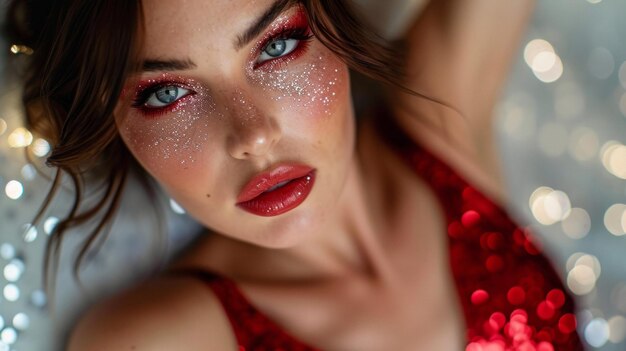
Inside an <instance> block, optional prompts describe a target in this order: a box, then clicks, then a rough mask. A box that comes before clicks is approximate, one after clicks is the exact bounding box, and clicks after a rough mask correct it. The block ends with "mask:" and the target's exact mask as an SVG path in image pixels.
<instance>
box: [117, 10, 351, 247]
mask: <svg viewBox="0 0 626 351" xmlns="http://www.w3.org/2000/svg"><path fill="white" fill-rule="evenodd" d="M283 3H287V1H280V0H279V1H275V0H254V1H250V0H229V1H226V0H222V1H206V0H184V1H162V0H144V1H143V7H144V16H145V18H144V19H145V32H144V33H143V35H144V37H143V46H142V52H141V57H142V60H143V65H142V70H141V71H140V72H138V73H137V75H136V76H134V77H132V78H131V79H129V80H128V84H127V86H126V88H125V90H124V93H123V96H122V98H121V100H120V104H119V107H118V110H117V111H118V113H116V122H117V125H118V128H119V131H120V134H121V136H122V138H123V139H124V141H125V143H126V144H127V146H128V148H129V149H130V151H131V152H132V153H133V154H134V156H135V157H136V159H137V160H138V161H139V162H140V163H141V164H142V165H143V167H144V168H145V169H146V170H147V171H148V172H149V173H150V174H151V175H152V176H153V177H154V178H155V179H156V180H157V181H158V182H159V183H160V184H161V185H162V186H163V187H164V188H165V189H166V190H167V192H168V193H169V194H170V195H171V196H172V198H174V199H175V200H176V202H178V203H179V204H180V205H181V206H183V207H184V208H185V209H186V210H187V212H188V213H189V214H190V215H192V216H193V217H194V218H196V219H197V220H198V221H200V222H201V223H202V224H204V225H205V226H207V227H209V228H211V229H213V230H215V231H217V232H220V233H222V234H225V235H228V236H230V237H233V238H237V239H240V240H243V241H247V242H251V243H255V244H257V245H261V246H265V247H289V246H292V245H294V244H296V243H298V242H299V241H301V240H302V238H306V237H308V236H311V235H315V234H316V228H319V224H320V223H323V219H325V218H328V217H329V216H330V215H331V214H332V213H333V204H336V203H337V199H338V197H339V196H340V194H341V192H342V189H343V187H344V182H345V180H346V175H347V173H348V168H349V167H350V165H351V162H350V160H351V158H352V153H353V144H354V119H353V112H352V105H351V98H350V90H349V77H348V70H347V67H346V65H345V64H344V63H343V62H342V61H340V60H339V59H338V58H337V57H335V55H334V54H333V53H332V52H331V51H330V50H328V49H327V48H326V47H325V46H323V45H322V44H321V43H320V42H319V41H317V40H316V39H315V38H314V37H312V36H311V32H310V30H309V27H308V24H307V20H306V14H305V12H304V9H303V8H302V7H301V6H300V5H292V6H285V5H284V4H283ZM268 21H269V22H268ZM285 182H287V183H285Z"/></svg>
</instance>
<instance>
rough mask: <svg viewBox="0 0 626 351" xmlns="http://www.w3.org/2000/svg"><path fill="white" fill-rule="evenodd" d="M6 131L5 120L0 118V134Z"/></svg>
mask: <svg viewBox="0 0 626 351" xmlns="http://www.w3.org/2000/svg"><path fill="white" fill-rule="evenodd" d="M6 131H7V122H6V121H5V120H4V119H2V118H0V135H2V134H4V132H6Z"/></svg>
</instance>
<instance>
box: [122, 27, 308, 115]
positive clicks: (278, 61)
mask: <svg viewBox="0 0 626 351" xmlns="http://www.w3.org/2000/svg"><path fill="white" fill-rule="evenodd" d="M312 38H313V34H311V32H310V29H309V27H308V25H306V26H294V27H284V28H283V29H281V30H280V31H279V32H277V33H276V34H272V35H270V36H269V37H268V38H267V39H266V40H264V41H263V42H262V44H261V45H259V46H258V47H259V49H258V50H257V52H256V57H258V56H260V55H261V53H262V52H263V51H264V50H265V49H266V48H267V46H268V45H269V44H270V43H271V42H272V41H275V40H289V39H295V40H298V43H297V46H296V48H295V49H293V51H292V52H290V53H288V54H287V55H285V56H279V57H276V58H273V59H270V60H266V61H263V62H260V63H256V62H255V63H254V64H253V69H255V70H256V69H259V68H261V67H264V66H266V65H271V67H272V68H280V67H281V65H283V64H286V63H287V62H290V61H292V60H295V59H296V58H298V57H300V56H302V55H303V54H304V53H305V52H306V51H307V49H308V47H309V44H310V42H311V39H312ZM167 86H176V87H179V88H184V89H189V90H190V93H189V94H187V95H185V96H183V97H181V98H179V99H178V100H176V101H174V102H173V103H171V104H169V105H165V106H162V107H148V106H146V103H147V101H148V99H149V98H150V96H151V95H152V94H155V93H156V92H157V91H159V90H160V89H162V88H164V87H167ZM195 94H196V93H195V92H194V91H193V90H192V89H190V88H189V87H188V86H186V85H184V84H181V83H179V82H174V81H162V82H158V83H154V84H152V85H151V86H148V87H146V88H143V89H140V90H139V91H138V92H137V94H136V97H135V98H134V99H133V102H132V105H131V106H132V107H133V108H136V109H138V110H139V111H141V112H142V113H143V114H144V115H146V116H150V117H156V116H160V115H163V114H165V113H168V112H171V111H173V110H174V109H175V108H176V107H177V106H178V105H179V103H181V102H182V101H183V100H186V99H187V98H188V97H191V96H193V95H195Z"/></svg>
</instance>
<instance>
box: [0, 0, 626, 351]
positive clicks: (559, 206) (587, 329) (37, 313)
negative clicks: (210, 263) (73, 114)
mask: <svg viewBox="0 0 626 351" xmlns="http://www.w3.org/2000/svg"><path fill="white" fill-rule="evenodd" d="M494 1H495V0H494ZM360 2H361V3H363V4H364V6H365V8H366V11H367V13H368V15H369V16H370V17H371V19H372V20H373V22H374V23H376V24H377V26H379V27H380V28H381V31H382V32H384V33H385V34H386V35H389V36H393V35H394V33H398V32H399V31H401V30H402V28H403V26H404V24H405V23H407V21H409V20H410V19H411V17H413V16H414V15H415V14H416V13H417V12H418V10H419V8H420V7H421V6H422V5H423V4H422V1H419V0H393V1H389V2H388V1H385V2H384V5H383V2H380V1H373V0H360ZM0 4H3V3H0ZM0 6H3V5H0ZM3 11H4V8H3V7H0V14H1V13H2V12H3ZM624 14H626V2H623V1H617V0H550V1H546V0H544V1H539V2H538V6H537V10H536V13H535V15H534V17H533V19H532V23H531V25H530V27H529V30H528V32H527V34H526V38H525V39H524V40H523V42H522V43H521V46H520V51H519V55H518V59H517V63H516V64H515V66H514V69H513V70H512V72H511V77H510V80H509V83H508V86H507V89H506V91H505V92H504V93H503V95H502V99H501V102H500V103H499V105H498V107H497V109H496V111H495V113H496V114H497V116H498V118H497V119H496V121H497V123H496V125H495V128H494V133H496V135H497V137H498V140H499V143H500V146H501V157H502V159H503V165H504V168H505V175H506V179H507V184H508V188H509V192H510V194H511V198H512V199H513V203H511V204H510V211H511V213H512V214H513V215H514V217H517V218H518V222H520V223H522V224H524V223H526V224H528V226H529V227H531V228H532V230H533V231H534V232H535V233H538V235H539V237H540V240H541V241H542V243H543V246H544V248H545V249H546V250H547V252H548V253H549V254H550V257H551V258H552V260H553V262H554V263H555V266H556V268H557V270H558V272H559V273H560V274H561V276H562V278H563V280H564V281H565V282H566V285H567V287H568V288H569V290H570V291H571V292H572V293H573V294H574V295H575V296H576V297H577V298H578V301H579V307H580V310H579V311H578V317H579V325H578V329H579V332H580V335H581V336H582V338H583V340H584V342H585V344H586V345H587V348H588V349H589V350H603V351H623V350H626V146H625V145H624V144H625V143H626V40H624V38H626V21H624ZM11 44H12V43H7V42H5V41H2V39H0V50H11V49H13V50H14V51H19V48H12V47H11ZM5 59H6V57H5V55H0V72H1V73H0V81H1V82H2V83H3V85H2V89H1V90H0V351H5V350H6V351H39V350H53V351H54V350H61V349H62V346H61V345H62V342H63V340H64V338H65V336H66V333H67V329H68V327H69V325H71V323H72V322H73V320H74V318H75V317H76V315H77V314H78V313H79V312H80V311H81V310H82V309H83V308H84V306H86V305H88V304H90V303H91V302H92V301H93V300H95V299H98V298H99V297H101V296H102V295H106V294H110V293H112V292H114V291H116V290H117V289H120V288H121V287H123V286H124V285H125V284H126V283H128V282H129V281H130V280H132V279H134V278H136V277H138V276H142V275H144V274H145V273H146V272H147V271H149V270H150V269H151V268H152V267H154V266H155V264H156V263H155V262H156V261H155V259H154V257H153V253H154V251H153V246H151V243H153V242H154V233H155V232H156V231H157V229H158V228H157V225H156V224H155V223H156V221H155V214H154V213H153V212H152V211H146V210H144V209H146V208H149V207H148V206H146V202H147V201H148V199H147V198H146V197H145V196H144V195H143V194H142V192H141V190H140V187H139V186H138V184H137V183H136V182H134V181H132V180H131V183H130V185H129V186H128V191H127V194H126V196H125V199H124V202H123V207H122V210H121V211H120V215H119V216H118V218H117V220H116V222H115V224H114V226H113V228H112V231H111V235H110V236H109V238H108V240H107V241H106V242H105V243H104V245H103V247H102V249H101V250H100V251H99V252H98V253H97V254H94V255H91V256H89V257H88V263H87V265H86V266H85V269H83V270H82V271H81V278H82V281H83V284H84V285H85V286H86V291H84V292H81V290H80V289H79V287H78V286H77V285H76V284H75V282H74V281H73V280H72V277H71V262H72V261H73V259H74V257H75V254H76V250H75V248H76V246H77V244H79V243H80V241H81V239H82V238H83V236H82V235H81V234H83V233H79V232H72V233H70V234H69V236H68V242H67V243H66V244H65V245H64V246H63V247H62V253H61V256H62V260H61V263H60V271H59V278H58V279H59V280H58V283H57V287H58V289H57V292H56V295H55V296H54V297H50V296H46V294H45V293H44V291H43V287H42V283H41V277H42V269H41V267H42V258H43V257H42V256H43V250H44V247H45V242H46V236H47V235H48V234H49V233H50V232H51V230H52V229H53V228H54V226H55V224H56V223H57V222H58V218H59V217H62V216H63V214H64V213H65V211H67V209H68V206H69V203H70V201H71V199H72V193H71V187H70V186H65V187H64V189H63V190H62V192H61V193H60V195H59V196H58V197H57V199H56V200H55V201H54V203H53V206H52V207H51V208H50V210H49V211H48V212H47V213H46V215H45V217H44V219H43V221H42V223H41V225H38V226H36V227H32V226H30V225H29V221H31V220H32V218H33V216H34V214H35V212H36V210H37V209H38V207H39V205H40V203H41V201H42V200H43V198H44V196H45V194H46V193H47V191H48V189H49V186H50V184H49V180H48V179H47V178H46V174H47V175H50V174H52V170H50V169H45V167H44V166H43V160H44V159H45V157H46V155H47V154H48V152H49V145H48V143H47V141H45V140H43V139H38V138H37V137H36V136H33V135H32V134H31V133H30V132H29V131H28V130H26V129H24V128H23V126H22V121H21V110H20V106H19V99H20V96H19V94H20V91H19V87H18V85H17V84H16V83H15V81H14V80H12V79H10V78H11V77H12V72H13V70H14V69H13V68H11V67H7V64H6V61H5ZM25 148H29V149H30V150H31V151H32V152H33V154H34V155H35V156H36V157H35V159H34V160H33V162H34V163H30V162H28V161H27V159H26V158H25V156H24V150H25ZM36 167H39V168H42V169H43V174H39V173H37V171H36ZM160 205H161V206H162V207H163V208H164V209H165V211H166V223H167V228H168V232H169V235H168V236H167V238H166V243H167V244H168V245H167V246H166V247H167V251H166V252H164V253H162V254H161V258H162V257H163V255H165V256H166V257H170V256H171V255H173V254H174V253H176V252H177V251H178V250H179V249H180V248H181V247H183V246H184V245H185V244H186V243H188V242H189V241H190V240H191V239H192V238H193V237H194V236H195V235H197V233H198V232H199V229H200V228H199V227H198V226H197V225H196V224H195V223H194V222H193V221H191V220H190V219H188V218H187V217H186V216H185V214H184V211H183V210H182V209H181V208H180V207H179V206H177V205H176V204H175V203H174V202H172V201H170V200H169V199H168V198H167V197H166V196H165V195H163V196H162V198H161V203H160Z"/></svg>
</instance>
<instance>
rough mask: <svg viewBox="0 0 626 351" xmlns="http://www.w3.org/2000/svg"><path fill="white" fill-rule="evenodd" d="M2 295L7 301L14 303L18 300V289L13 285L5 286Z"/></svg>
mask: <svg viewBox="0 0 626 351" xmlns="http://www.w3.org/2000/svg"><path fill="white" fill-rule="evenodd" d="M2 293H3V295H4V298H5V299H6V300H7V301H11V302H15V301H17V300H18V299H19V298H20V289H19V288H18V287H17V285H15V284H7V285H6V286H5V287H4V289H3V290H2Z"/></svg>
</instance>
